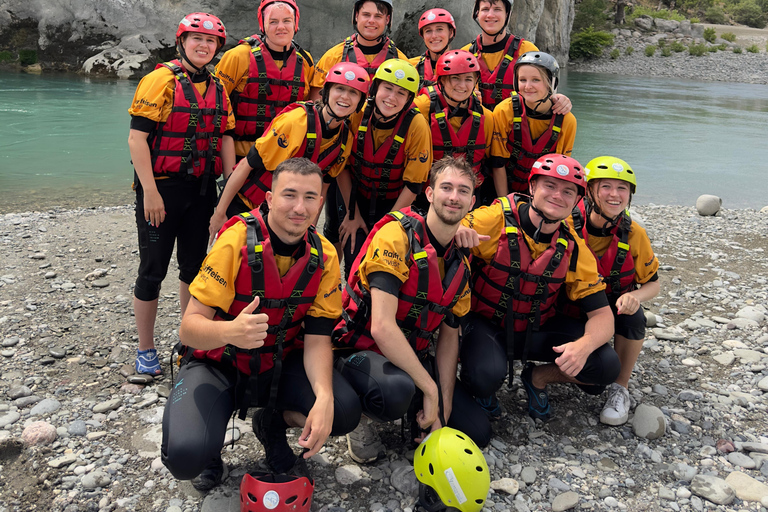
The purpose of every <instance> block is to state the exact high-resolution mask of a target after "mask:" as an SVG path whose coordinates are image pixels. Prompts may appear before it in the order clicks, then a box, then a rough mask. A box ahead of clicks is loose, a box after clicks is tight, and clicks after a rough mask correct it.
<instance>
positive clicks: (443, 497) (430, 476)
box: [413, 427, 491, 512]
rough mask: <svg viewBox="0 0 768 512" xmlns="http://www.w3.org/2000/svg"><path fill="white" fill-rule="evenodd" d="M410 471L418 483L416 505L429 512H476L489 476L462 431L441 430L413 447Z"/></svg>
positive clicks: (475, 450) (481, 503)
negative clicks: (417, 502)
mask: <svg viewBox="0 0 768 512" xmlns="http://www.w3.org/2000/svg"><path fill="white" fill-rule="evenodd" d="M413 469H414V471H415V472H416V478H417V479H418V480H419V482H420V484H419V504H420V505H421V506H423V507H424V508H426V509H427V510H429V511H431V512H437V511H439V510H446V509H457V510H460V511H461V512H479V511H480V510H481V509H482V508H483V505H484V504H485V498H486V497H487V496H488V489H489V488H490V486H491V475H490V473H489V471H488V464H487V463H486V462H485V457H484V456H483V452H482V451H481V450H480V448H479V447H478V446H477V445H476V444H475V442H474V441H473V440H472V439H470V437H469V436H468V435H466V434H464V433H463V432H460V431H458V430H456V429H453V428H450V427H443V428H441V429H438V430H435V431H434V432H432V433H431V434H429V435H428V436H427V437H426V438H425V439H424V441H422V442H421V444H420V445H419V446H418V447H417V448H416V452H415V454H414V457H413Z"/></svg>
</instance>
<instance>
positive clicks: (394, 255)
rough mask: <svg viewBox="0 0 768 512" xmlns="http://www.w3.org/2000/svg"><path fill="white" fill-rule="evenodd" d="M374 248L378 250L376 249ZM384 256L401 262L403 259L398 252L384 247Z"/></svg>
mask: <svg viewBox="0 0 768 512" xmlns="http://www.w3.org/2000/svg"><path fill="white" fill-rule="evenodd" d="M376 250H377V251H378V249H376ZM384 257H385V258H390V259H393V260H397V261H399V262H401V263H402V261H403V258H401V257H400V255H399V254H397V253H396V252H394V251H388V250H386V249H384Z"/></svg>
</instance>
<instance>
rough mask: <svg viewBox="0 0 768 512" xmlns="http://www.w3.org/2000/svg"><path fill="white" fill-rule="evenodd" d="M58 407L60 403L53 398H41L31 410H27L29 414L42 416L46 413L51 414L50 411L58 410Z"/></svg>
mask: <svg viewBox="0 0 768 512" xmlns="http://www.w3.org/2000/svg"><path fill="white" fill-rule="evenodd" d="M60 407H61V403H60V402H59V401H58V400H56V399H55V398H46V399H45V400H42V401H41V402H39V403H38V404H37V405H35V406H34V407H33V408H32V410H30V411H29V415H30V416H43V415H46V414H51V413H52V412H56V411H58V410H59V408H60Z"/></svg>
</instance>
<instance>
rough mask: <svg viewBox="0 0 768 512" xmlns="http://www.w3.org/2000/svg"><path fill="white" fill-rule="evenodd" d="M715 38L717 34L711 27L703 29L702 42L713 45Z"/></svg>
mask: <svg viewBox="0 0 768 512" xmlns="http://www.w3.org/2000/svg"><path fill="white" fill-rule="evenodd" d="M716 38H717V32H715V29H714V28H712V27H709V28H705V29H704V40H705V41H706V42H708V43H714V42H715V39H716Z"/></svg>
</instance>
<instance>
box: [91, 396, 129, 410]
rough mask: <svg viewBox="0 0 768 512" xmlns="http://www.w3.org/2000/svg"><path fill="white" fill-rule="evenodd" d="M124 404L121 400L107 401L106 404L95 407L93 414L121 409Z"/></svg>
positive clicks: (102, 403)
mask: <svg viewBox="0 0 768 512" xmlns="http://www.w3.org/2000/svg"><path fill="white" fill-rule="evenodd" d="M122 403H123V401H122V400H121V399H119V398H113V399H112V400H107V401H106V402H101V403H99V404H96V405H94V406H93V412H95V413H101V412H107V411H113V410H115V409H117V408H118V407H120V405H121V404H122Z"/></svg>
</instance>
